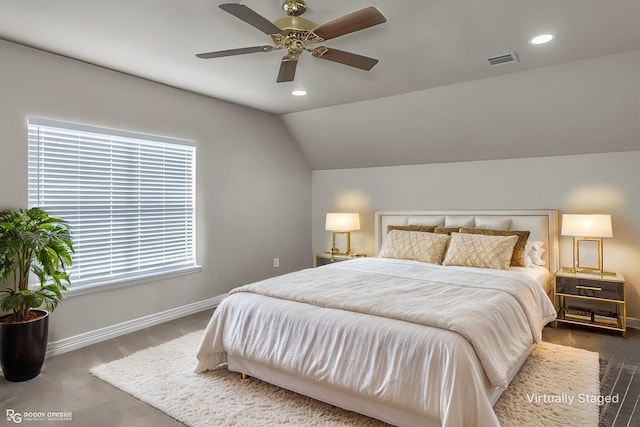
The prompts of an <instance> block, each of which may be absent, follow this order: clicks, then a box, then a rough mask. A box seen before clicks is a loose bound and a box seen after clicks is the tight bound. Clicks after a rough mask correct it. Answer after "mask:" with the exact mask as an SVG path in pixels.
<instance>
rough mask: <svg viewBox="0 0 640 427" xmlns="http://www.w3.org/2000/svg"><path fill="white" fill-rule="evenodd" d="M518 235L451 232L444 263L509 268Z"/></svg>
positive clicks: (498, 268) (497, 268)
mask: <svg viewBox="0 0 640 427" xmlns="http://www.w3.org/2000/svg"><path fill="white" fill-rule="evenodd" d="M517 241H518V236H487V235H483V234H468V233H451V241H450V242H449V249H447V254H446V255H445V257H444V261H443V262H442V265H460V266H464V267H480V268H493V269H496V270H508V269H509V262H510V261H511V254H512V253H513V247H514V246H515V244H516V242H517Z"/></svg>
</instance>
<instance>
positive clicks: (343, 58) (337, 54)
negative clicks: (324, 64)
mask: <svg viewBox="0 0 640 427" xmlns="http://www.w3.org/2000/svg"><path fill="white" fill-rule="evenodd" d="M311 54H312V55H313V56H315V57H316V58H322V59H328V60H329V61H333V62H338V63H340V64H344V65H348V66H350V67H355V68H359V69H361V70H365V71H369V70H370V69H372V68H373V67H374V66H375V65H376V64H377V63H378V60H377V59H375V58H369V57H368V56H362V55H358V54H357V53H351V52H345V51H344V50H338V49H333V48H328V47H325V46H319V47H317V48H315V49H313V50H312V51H311Z"/></svg>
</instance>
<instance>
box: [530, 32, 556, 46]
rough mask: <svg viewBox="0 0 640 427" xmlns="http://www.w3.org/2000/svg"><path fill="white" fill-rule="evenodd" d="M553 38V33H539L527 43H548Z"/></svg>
mask: <svg viewBox="0 0 640 427" xmlns="http://www.w3.org/2000/svg"><path fill="white" fill-rule="evenodd" d="M554 38H555V36H554V35H553V34H540V35H538V36H535V37H533V38H532V39H531V40H529V43H531V44H545V43H549V42H550V41H551V40H553V39H554Z"/></svg>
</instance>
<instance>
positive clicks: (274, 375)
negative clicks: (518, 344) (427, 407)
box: [227, 345, 534, 427]
mask: <svg viewBox="0 0 640 427" xmlns="http://www.w3.org/2000/svg"><path fill="white" fill-rule="evenodd" d="M533 347H534V345H532V346H531V348H530V349H529V351H528V352H527V353H526V354H525V355H523V357H522V358H521V359H520V360H519V361H518V363H517V365H516V367H515V368H514V369H513V371H512V372H511V373H510V376H509V382H511V380H512V379H513V377H515V376H516V374H517V373H518V371H519V370H520V368H521V367H522V365H523V364H524V362H525V361H526V360H527V358H528V357H529V355H530V354H531V351H533ZM227 362H228V369H229V370H230V371H233V372H242V373H245V374H247V375H249V376H252V377H254V378H258V379H260V380H262V381H265V382H268V383H269V384H273V385H276V386H278V387H282V388H284V389H287V390H291V391H294V392H296V393H299V394H302V395H305V396H309V397H311V398H313V399H316V400H319V401H321V402H325V403H329V404H330V405H333V406H337V407H339V408H342V409H346V410H349V411H353V412H357V413H359V414H363V415H366V416H368V417H371V418H375V419H378V420H381V421H384V422H386V423H389V424H392V425H395V426H398V427H441V423H440V420H435V419H433V418H427V417H425V416H422V415H418V414H415V413H413V412H407V411H405V410H403V409H399V408H396V407H393V406H390V405H387V404H386V403H384V402H380V401H375V400H370V399H366V398H364V397H362V396H357V395H355V394H352V393H347V392H344V391H341V390H337V389H334V388H331V387H327V386H326V385H322V384H316V383H313V382H311V381H308V380H306V379H304V378H300V377H297V376H295V375H291V374H287V373H285V372H282V371H280V370H277V369H272V368H269V367H266V366H264V365H261V364H259V363H255V362H252V361H250V360H246V359H243V358H241V357H237V356H232V355H230V354H228V355H227ZM504 391H505V389H503V388H494V389H493V390H488V392H489V393H488V394H489V401H490V402H491V405H495V403H496V402H497V401H498V399H499V398H500V396H501V395H502V393H503V392H504Z"/></svg>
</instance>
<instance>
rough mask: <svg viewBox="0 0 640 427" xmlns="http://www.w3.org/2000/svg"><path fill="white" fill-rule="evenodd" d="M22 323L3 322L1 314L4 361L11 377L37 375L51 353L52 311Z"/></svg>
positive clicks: (0, 347) (22, 378)
mask: <svg viewBox="0 0 640 427" xmlns="http://www.w3.org/2000/svg"><path fill="white" fill-rule="evenodd" d="M31 311H37V312H40V313H44V317H41V318H39V319H35V320H29V321H26V322H22V323H3V322H2V318H0V365H1V366H2V372H3V373H4V378H5V379H6V380H7V381H27V380H30V379H32V378H35V377H37V376H38V375H39V374H40V369H42V364H43V363H44V356H45V355H46V353H47V341H48V337H49V313H47V312H46V311H44V310H31Z"/></svg>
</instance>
